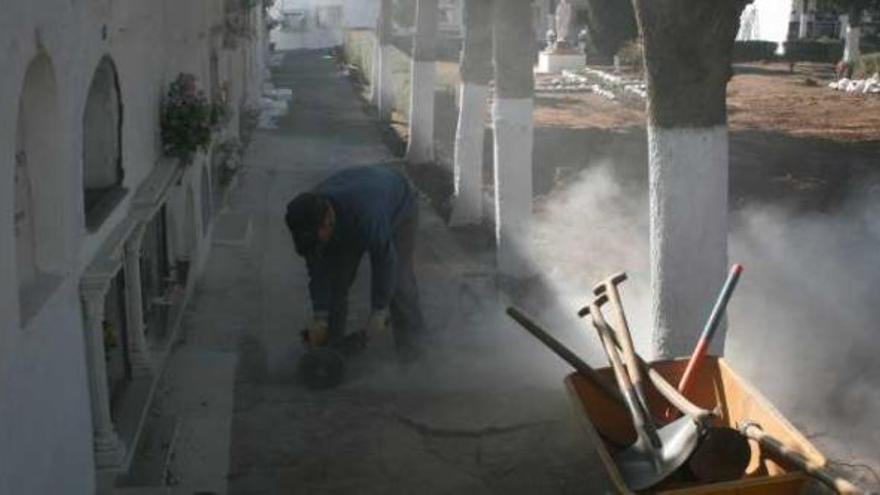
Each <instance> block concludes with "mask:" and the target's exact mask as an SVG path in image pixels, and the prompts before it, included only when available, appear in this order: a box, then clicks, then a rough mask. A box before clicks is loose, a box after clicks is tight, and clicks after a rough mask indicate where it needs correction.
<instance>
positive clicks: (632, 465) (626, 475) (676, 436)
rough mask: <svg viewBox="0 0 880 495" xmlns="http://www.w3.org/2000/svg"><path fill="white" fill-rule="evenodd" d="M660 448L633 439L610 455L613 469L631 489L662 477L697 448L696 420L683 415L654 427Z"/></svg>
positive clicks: (642, 487)
mask: <svg viewBox="0 0 880 495" xmlns="http://www.w3.org/2000/svg"><path fill="white" fill-rule="evenodd" d="M657 436H658V437H659V438H660V448H659V449H654V448H653V447H651V446H650V445H643V444H642V443H640V442H636V443H635V444H633V445H632V446H630V447H629V448H627V449H626V450H624V451H622V452H620V453H619V454H617V455H616V456H614V462H615V464H617V469H618V470H620V474H621V475H622V476H623V479H624V481H626V484H627V485H628V486H629V487H630V488H631V489H633V490H635V491H638V490H644V489H645V488H650V487H652V486H654V485H656V484H657V483H660V482H661V481H663V480H665V479H666V478H668V477H669V475H671V474H672V473H674V472H675V471H676V470H677V469H678V468H679V467H681V466H682V465H683V464H684V463H685V462H687V460H688V458H689V457H690V455H691V453H693V451H694V449H696V448H697V444H698V442H699V439H700V432H699V427H698V425H697V423H696V422H695V421H694V420H693V419H692V418H690V417H688V416H683V417H681V418H678V419H677V420H675V421H673V422H672V423H670V424H668V425H666V426H664V427H663V428H661V429H659V430H657Z"/></svg>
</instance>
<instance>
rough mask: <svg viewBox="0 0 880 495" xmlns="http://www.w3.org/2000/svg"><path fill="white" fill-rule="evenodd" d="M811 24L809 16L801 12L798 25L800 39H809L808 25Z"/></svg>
mask: <svg viewBox="0 0 880 495" xmlns="http://www.w3.org/2000/svg"><path fill="white" fill-rule="evenodd" d="M809 22H810V17H809V14H807V13H806V12H804V11H801V16H800V21H799V25H798V39H801V40H802V39H805V38H806V37H807V25H808V24H809Z"/></svg>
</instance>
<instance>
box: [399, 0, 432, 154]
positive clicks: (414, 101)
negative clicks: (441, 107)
mask: <svg viewBox="0 0 880 495" xmlns="http://www.w3.org/2000/svg"><path fill="white" fill-rule="evenodd" d="M412 50H413V56H412V72H411V74H412V75H411V78H410V91H411V95H410V109H409V146H408V147H407V150H406V159H407V161H409V162H410V163H430V162H433V161H434V81H435V79H436V72H437V63H436V62H437V0H418V3H417V4H416V33H415V36H414V38H413V48H412Z"/></svg>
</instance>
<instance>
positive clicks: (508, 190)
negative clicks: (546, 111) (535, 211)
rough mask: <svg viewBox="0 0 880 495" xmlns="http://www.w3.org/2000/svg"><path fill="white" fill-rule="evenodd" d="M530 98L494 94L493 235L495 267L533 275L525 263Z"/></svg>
mask: <svg viewBox="0 0 880 495" xmlns="http://www.w3.org/2000/svg"><path fill="white" fill-rule="evenodd" d="M533 110H534V100H533V99H532V98H525V99H509V98H497V97H496V99H495V103H494V105H493V107H492V123H493V127H494V129H495V147H494V148H495V149H494V156H495V166H494V172H495V174H494V175H495V239H496V242H497V244H498V270H499V272H500V273H502V274H503V275H507V276H511V277H519V278H522V277H529V276H532V275H534V273H533V268H532V267H531V264H530V263H529V253H528V246H529V239H530V236H531V229H530V227H531V218H532V148H533V141H534V133H533V124H532V114H533Z"/></svg>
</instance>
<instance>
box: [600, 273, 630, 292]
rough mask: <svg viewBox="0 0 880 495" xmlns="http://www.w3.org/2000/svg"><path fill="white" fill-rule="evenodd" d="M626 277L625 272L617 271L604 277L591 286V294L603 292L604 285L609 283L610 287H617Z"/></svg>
mask: <svg viewBox="0 0 880 495" xmlns="http://www.w3.org/2000/svg"><path fill="white" fill-rule="evenodd" d="M626 279H627V276H626V272H619V273H615V274H614V275H611V276H610V277H606V278H605V279H603V280H601V281H599V283H597V284H596V285H594V286H593V294H596V295H597V296H598V295H599V294H602V293H604V292H605V290H606V287H608V286H609V285H610V286H612V287H617V286H618V285H620V284H622V283H623V282H625V281H626Z"/></svg>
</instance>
